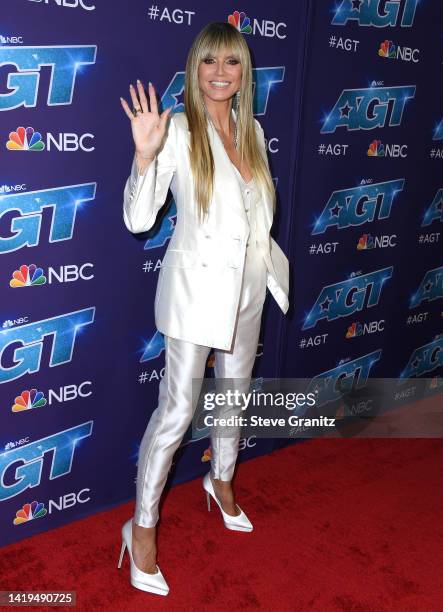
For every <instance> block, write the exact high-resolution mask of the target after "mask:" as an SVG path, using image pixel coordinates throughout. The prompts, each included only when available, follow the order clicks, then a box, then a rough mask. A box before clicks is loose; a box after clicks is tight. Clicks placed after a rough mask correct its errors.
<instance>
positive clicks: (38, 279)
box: [9, 264, 46, 289]
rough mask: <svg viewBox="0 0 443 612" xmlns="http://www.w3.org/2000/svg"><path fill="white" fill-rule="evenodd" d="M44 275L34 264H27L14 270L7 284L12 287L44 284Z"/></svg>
mask: <svg viewBox="0 0 443 612" xmlns="http://www.w3.org/2000/svg"><path fill="white" fill-rule="evenodd" d="M45 283H46V276H44V275H43V270H42V268H37V266H36V265H35V264H30V265H29V266H26V265H23V266H20V268H19V270H15V271H14V272H13V274H12V278H11V280H10V281H9V286H10V287H13V288H14V289H15V288H16V287H32V286H34V285H44V284H45Z"/></svg>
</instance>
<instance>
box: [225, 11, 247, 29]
mask: <svg viewBox="0 0 443 612" xmlns="http://www.w3.org/2000/svg"><path fill="white" fill-rule="evenodd" d="M228 23H230V24H231V25H233V26H234V28H237V30H238V31H239V32H241V33H242V34H250V33H251V32H252V28H251V20H250V19H249V17H247V16H246V13H244V12H243V11H241V12H240V13H239V12H238V11H234V12H233V13H232V14H231V15H229V16H228Z"/></svg>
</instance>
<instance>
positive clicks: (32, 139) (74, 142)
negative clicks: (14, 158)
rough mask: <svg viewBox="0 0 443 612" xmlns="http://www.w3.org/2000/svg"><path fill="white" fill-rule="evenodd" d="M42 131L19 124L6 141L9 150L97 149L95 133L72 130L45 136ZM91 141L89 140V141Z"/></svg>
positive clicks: (90, 150) (86, 150)
mask: <svg viewBox="0 0 443 612" xmlns="http://www.w3.org/2000/svg"><path fill="white" fill-rule="evenodd" d="M44 138H45V141H46V142H43V137H42V134H41V133H40V132H36V131H35V130H34V128H33V127H27V128H25V127H23V126H19V127H18V128H17V129H16V130H15V132H10V134H9V140H8V141H7V143H6V148H7V150H8V151H43V150H44V149H46V151H53V150H56V151H69V152H72V151H74V152H75V151H84V152H86V153H91V152H92V151H94V150H95V147H94V146H93V144H92V141H93V139H94V138H95V137H94V134H89V133H85V134H75V133H72V132H60V133H59V134H53V133H51V132H47V133H46V136H45V137H44ZM88 140H89V141H91V142H89V143H88V142H87V141H88Z"/></svg>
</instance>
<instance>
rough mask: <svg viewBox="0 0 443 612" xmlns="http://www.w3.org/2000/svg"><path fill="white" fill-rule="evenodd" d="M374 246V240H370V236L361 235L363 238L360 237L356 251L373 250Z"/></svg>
mask: <svg viewBox="0 0 443 612" xmlns="http://www.w3.org/2000/svg"><path fill="white" fill-rule="evenodd" d="M374 246H375V245H374V239H373V238H372V236H371V234H363V236H361V237H360V238H359V240H358V243H357V251H363V250H365V249H373V248H374Z"/></svg>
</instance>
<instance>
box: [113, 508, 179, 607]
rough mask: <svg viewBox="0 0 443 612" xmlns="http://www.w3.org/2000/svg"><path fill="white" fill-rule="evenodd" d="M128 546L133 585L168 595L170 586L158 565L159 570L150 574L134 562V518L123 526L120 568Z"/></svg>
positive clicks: (150, 591)
mask: <svg viewBox="0 0 443 612" xmlns="http://www.w3.org/2000/svg"><path fill="white" fill-rule="evenodd" d="M126 548H127V549H128V552H129V561H130V566H131V584H132V586H133V587H135V588H136V589H140V590H141V591H147V592H149V593H155V594H156V595H167V594H168V593H169V586H168V583H167V582H166V580H165V578H164V576H163V574H162V573H161V570H160V568H159V566H158V565H156V568H157V572H156V573H155V574H148V573H146V572H142V571H141V570H140V569H139V568H138V567H137V566H136V565H135V563H134V558H133V556H132V518H130V519H129V520H128V521H126V523H125V524H124V525H123V527H122V547H121V550H120V558H119V560H118V564H117V567H118V568H120V567H121V566H122V561H123V555H124V554H125V550H126Z"/></svg>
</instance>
